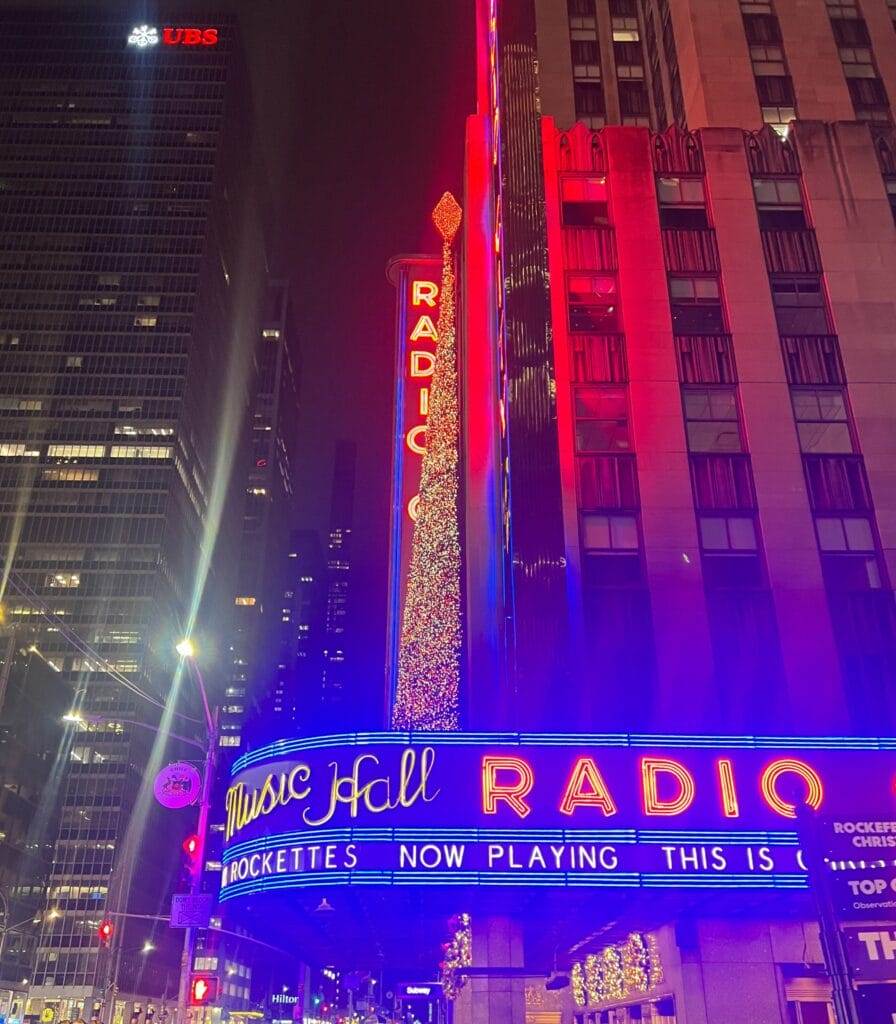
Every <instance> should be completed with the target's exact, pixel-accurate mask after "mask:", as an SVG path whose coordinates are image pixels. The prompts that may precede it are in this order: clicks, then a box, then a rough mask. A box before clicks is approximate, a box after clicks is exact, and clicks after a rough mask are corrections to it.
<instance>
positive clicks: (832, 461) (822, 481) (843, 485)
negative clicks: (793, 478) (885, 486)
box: [803, 455, 871, 512]
mask: <svg viewBox="0 0 896 1024" xmlns="http://www.w3.org/2000/svg"><path fill="white" fill-rule="evenodd" d="M803 461H804V463H805V467H806V478H807V480H808V484H809V503H810V504H811V506H812V509H813V511H815V512H833V511H837V510H843V511H847V510H849V511H854V512H862V511H867V510H869V509H870V508H871V494H870V492H869V490H868V483H867V481H866V479H865V472H864V468H863V466H862V460H861V459H860V458H858V457H855V456H852V457H850V456H843V455H815V456H808V457H806V458H805V459H804V460H803Z"/></svg>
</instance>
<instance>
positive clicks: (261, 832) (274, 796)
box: [220, 732, 896, 899]
mask: <svg viewBox="0 0 896 1024" xmlns="http://www.w3.org/2000/svg"><path fill="white" fill-rule="evenodd" d="M233 771H234V776H233V780H232V783H231V786H230V788H229V789H228V791H227V794H226V801H225V807H224V809H223V810H224V814H225V820H226V826H225V852H224V857H223V871H222V879H221V893H220V895H221V898H222V899H233V898H237V897H240V896H244V895H248V894H250V893H254V892H259V891H263V890H268V889H271V890H273V889H277V890H279V889H284V888H292V887H307V886H315V885H320V886H332V885H366V886H371V885H373V886H395V885H472V886H477V885H479V886H514V885H517V886H558V887H569V886H580V887H608V888H609V887H645V888H714V887H719V888H740V887H742V888H762V889H768V888H780V889H803V888H806V887H807V884H808V883H807V880H806V864H805V860H804V857H803V853H802V851H801V849H800V845H799V837H798V834H797V827H796V826H797V816H798V814H799V813H800V811H801V808H802V807H804V806H805V807H807V808H809V809H810V810H811V811H813V812H817V813H819V814H823V815H825V816H826V817H834V818H836V817H837V816H838V815H839V816H842V817H843V818H844V819H847V818H848V819H849V820H851V821H852V820H855V819H856V817H857V816H861V815H863V814H867V815H874V816H876V817H878V816H879V815H880V814H881V809H882V808H883V809H884V810H885V811H886V812H887V813H889V809H890V808H896V796H894V788H893V787H894V778H896V740H894V739H866V738H860V739H857V738H843V739H836V738H834V739H832V738H828V737H825V738H817V739H813V738H800V739H786V738H779V737H775V738H767V739H765V738H761V737H752V736H727V737H725V736H717V737H712V736H683V737H681V736H678V737H677V736H653V735H634V734H629V735H610V734H596V735H561V734H545V735H541V734H516V733H514V734H509V733H402V732H388V733H358V734H349V735H344V736H323V737H317V738H303V739H291V740H280V741H278V742H276V743H272V744H270V745H268V746H266V747H262V748H260V749H258V750H254V751H249V752H247V753H245V754H243V755H242V756H241V757H239V758H237V760H236V761H235V763H234V768H233Z"/></svg>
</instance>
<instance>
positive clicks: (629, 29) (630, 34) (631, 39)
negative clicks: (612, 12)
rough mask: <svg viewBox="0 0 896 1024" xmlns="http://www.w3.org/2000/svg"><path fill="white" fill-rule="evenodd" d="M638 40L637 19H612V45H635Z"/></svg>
mask: <svg viewBox="0 0 896 1024" xmlns="http://www.w3.org/2000/svg"><path fill="white" fill-rule="evenodd" d="M640 38H641V36H640V34H639V33H638V19H637V18H613V42H614V43H637V42H638V40H640Z"/></svg>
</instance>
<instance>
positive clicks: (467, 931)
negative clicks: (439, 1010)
mask: <svg viewBox="0 0 896 1024" xmlns="http://www.w3.org/2000/svg"><path fill="white" fill-rule="evenodd" d="M452 924H453V926H454V934H453V935H452V937H451V941H450V942H446V943H445V945H444V946H443V947H442V952H443V954H444V956H443V959H442V962H441V963H440V964H439V968H440V972H441V981H442V991H443V992H444V993H445V998H446V999H457V994H458V992H460V990H461V989H462V988H463V987H464V984H465V983H466V978H464V977H463V975H461V974H460V970H461V968H463V967H469V966H470V965H471V964H472V963H473V928H472V924H471V919H470V915H469V914H458V915H457V917H456V918H455V919H454V920H453V922H452Z"/></svg>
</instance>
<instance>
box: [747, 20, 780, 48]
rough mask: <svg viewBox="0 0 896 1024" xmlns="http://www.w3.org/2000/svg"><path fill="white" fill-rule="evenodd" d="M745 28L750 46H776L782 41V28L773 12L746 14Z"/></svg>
mask: <svg viewBox="0 0 896 1024" xmlns="http://www.w3.org/2000/svg"><path fill="white" fill-rule="evenodd" d="M743 19H744V29H745V31H746V35H747V42H748V43H749V44H750V46H751V47H752V46H768V45H769V44H771V45H773V46H776V45H778V44H780V42H781V28H780V26H779V25H778V19H777V18H776V17H775V16H774V15H773V14H744V15H743Z"/></svg>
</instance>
